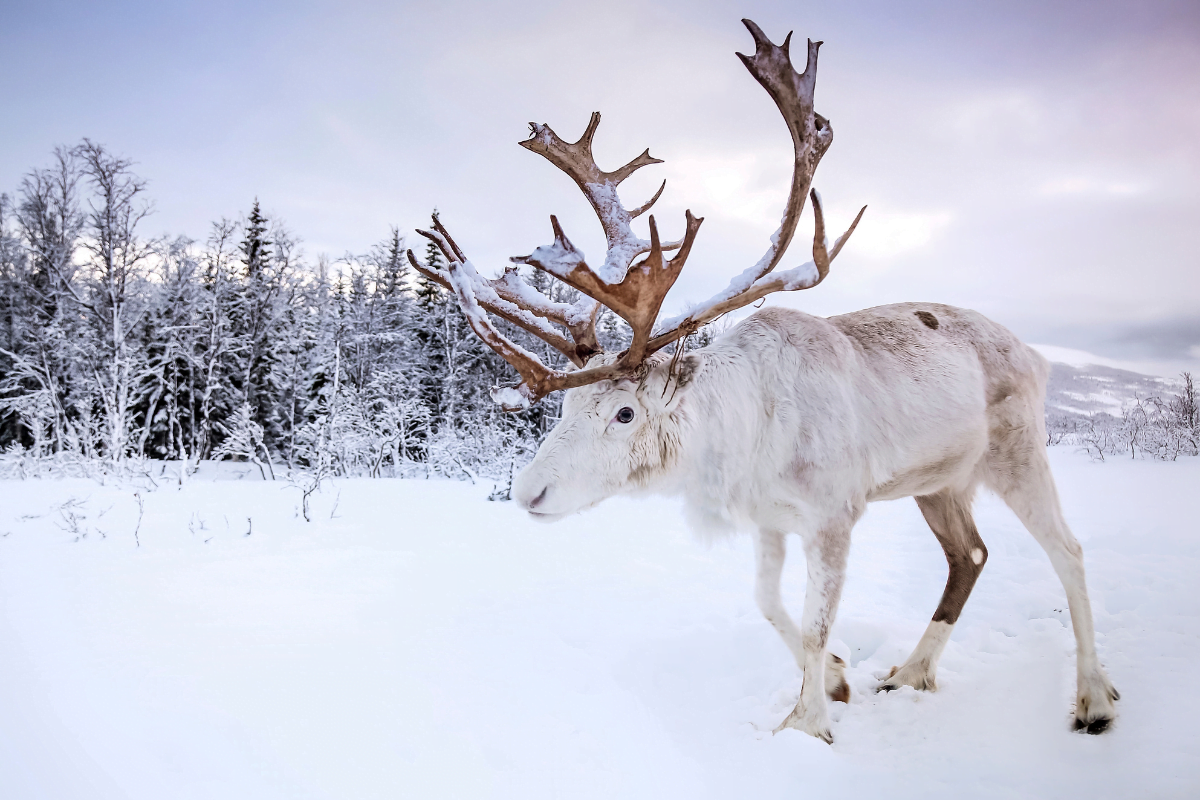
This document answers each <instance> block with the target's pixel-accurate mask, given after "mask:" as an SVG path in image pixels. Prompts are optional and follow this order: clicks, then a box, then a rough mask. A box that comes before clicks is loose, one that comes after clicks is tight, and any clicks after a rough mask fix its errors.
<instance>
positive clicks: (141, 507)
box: [133, 492, 146, 547]
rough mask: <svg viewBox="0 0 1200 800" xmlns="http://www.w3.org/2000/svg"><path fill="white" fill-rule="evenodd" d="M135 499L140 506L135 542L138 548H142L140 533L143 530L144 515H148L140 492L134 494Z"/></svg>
mask: <svg viewBox="0 0 1200 800" xmlns="http://www.w3.org/2000/svg"><path fill="white" fill-rule="evenodd" d="M133 499H134V500H137V504H138V521H137V525H136V526H135V527H134V529H133V541H134V543H135V544H136V545H137V546H138V547H141V546H142V540H141V539H139V538H138V531H140V530H141V529H142V515H143V514H144V513H146V504H145V502H144V501H143V500H142V496H141V494H139V493H138V492H134V493H133Z"/></svg>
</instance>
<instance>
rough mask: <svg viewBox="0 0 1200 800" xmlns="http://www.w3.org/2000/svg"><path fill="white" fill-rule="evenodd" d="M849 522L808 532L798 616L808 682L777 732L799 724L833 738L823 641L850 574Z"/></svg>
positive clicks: (822, 735) (805, 539) (800, 657)
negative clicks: (804, 584) (801, 606)
mask: <svg viewBox="0 0 1200 800" xmlns="http://www.w3.org/2000/svg"><path fill="white" fill-rule="evenodd" d="M851 524H852V523H850V522H840V523H837V524H832V525H830V526H827V527H826V528H824V529H823V530H821V531H820V532H819V533H818V534H817V535H815V536H809V537H805V538H804V555H805V558H806V559H807V561H808V586H807V588H806V589H805V592H804V615H803V617H801V620H800V647H801V654H800V656H798V657H797V658H798V659H802V667H803V669H804V683H803V685H802V686H801V688H800V699H799V701H797V703H796V707H795V708H794V709H792V713H790V714H788V715H787V718H786V719H784V721H783V722H781V723H780V724H779V727H778V728H776V729H775V731H776V732H779V731H781V730H783V729H784V728H795V729H796V730H800V731H804V732H805V733H807V734H810V735H812V736H816V737H817V738H818V739H823V740H824V741H826V742H829V743H830V744H832V743H833V733H832V732H831V731H830V729H829V708H828V706H827V705H826V702H825V669H826V657H825V655H826V654H825V644H826V642H827V641H828V639H829V628H830V626H831V625H833V620H834V617H835V616H836V615H837V606H838V601H839V600H840V599H841V596H842V583H843V582H844V581H845V578H846V557H847V555H848V554H849V551H850V528H851Z"/></svg>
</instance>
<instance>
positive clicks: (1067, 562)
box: [987, 428, 1120, 733]
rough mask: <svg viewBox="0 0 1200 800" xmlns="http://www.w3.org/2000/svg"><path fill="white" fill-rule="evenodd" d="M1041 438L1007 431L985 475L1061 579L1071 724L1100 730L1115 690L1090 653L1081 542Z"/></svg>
mask: <svg viewBox="0 0 1200 800" xmlns="http://www.w3.org/2000/svg"><path fill="white" fill-rule="evenodd" d="M1019 434H1023V435H1019ZM1043 438H1044V436H1043V435H1042V434H1041V433H1040V431H1032V432H1031V431H1030V429H1029V428H1025V429H1014V430H1013V431H1011V432H1010V436H1009V437H1008V438H1007V439H1006V440H1005V441H1004V442H1003V449H1002V450H999V451H997V449H996V448H994V449H993V455H992V456H990V457H989V465H988V466H989V470H988V478H987V480H988V484H989V485H990V486H991V487H992V488H993V489H995V491H996V492H997V493H998V494H999V495H1000V496H1001V497H1002V498H1003V499H1004V502H1005V503H1007V504H1008V507H1009V508H1011V509H1012V510H1013V513H1015V514H1016V515H1017V517H1018V518H1019V519H1020V520H1021V522H1022V524H1024V526H1025V527H1026V529H1028V531H1029V532H1030V533H1031V534H1033V538H1035V539H1036V540H1037V542H1038V544H1040V545H1041V546H1042V549H1044V550H1045V551H1046V554H1047V555H1048V556H1050V563H1051V564H1052V565H1053V566H1054V571H1055V572H1056V573H1057V574H1058V578H1059V580H1060V581H1061V582H1062V585H1063V589H1064V590H1065V591H1066V594H1067V606H1068V608H1070V611H1071V627H1072V628H1073V630H1074V633H1075V648H1076V661H1075V668H1076V673H1077V674H1076V679H1077V692H1076V702H1075V729H1076V730H1086V731H1087V732H1088V733H1102V732H1103V731H1105V730H1107V729H1108V727H1109V725H1110V724H1111V723H1112V721H1113V719H1114V718H1115V716H1116V706H1115V705H1114V702H1113V701H1115V700H1117V699H1119V697H1120V695H1119V694H1118V693H1117V690H1116V689H1115V688H1113V685H1112V682H1111V681H1109V679H1108V675H1107V674H1106V673H1105V671H1104V668H1103V667H1102V666H1101V665H1100V661H1099V658H1098V656H1097V654H1096V633H1095V627H1094V625H1093V622H1092V606H1091V601H1090V600H1089V599H1088V591H1087V578H1086V575H1085V573H1084V566H1083V548H1082V547H1080V545H1079V542H1078V540H1076V538H1075V536H1074V535H1073V534H1072V533H1071V530H1070V528H1068V527H1067V523H1066V520H1065V519H1064V518H1063V514H1062V508H1061V507H1060V505H1059V501H1058V491H1057V490H1056V489H1055V486H1054V477H1053V476H1052V475H1051V473H1050V461H1049V459H1048V458H1047V457H1046V449H1045V446H1044V445H1043V443H1042V439H1043Z"/></svg>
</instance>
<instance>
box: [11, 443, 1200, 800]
mask: <svg viewBox="0 0 1200 800" xmlns="http://www.w3.org/2000/svg"><path fill="white" fill-rule="evenodd" d="M1050 456H1051V459H1052V461H1053V464H1054V468H1055V475H1056V478H1057V479H1058V483H1059V489H1060V492H1061V494H1062V496H1063V503H1064V507H1065V510H1066V513H1067V517H1068V521H1069V522H1070V523H1071V525H1072V528H1073V530H1074V531H1075V533H1076V535H1077V536H1078V537H1079V539H1080V540H1081V541H1082V542H1083V545H1084V550H1085V556H1086V559H1087V565H1088V570H1089V586H1090V588H1091V592H1092V603H1093V607H1094V609H1095V612H1096V623H1097V629H1098V646H1099V650H1100V654H1101V658H1102V660H1103V661H1104V662H1105V664H1106V665H1107V667H1108V669H1109V672H1110V674H1111V676H1112V678H1113V681H1114V683H1115V684H1116V686H1117V687H1118V689H1120V691H1121V694H1122V700H1121V702H1120V703H1119V704H1118V713H1119V717H1118V720H1117V722H1116V724H1115V726H1114V729H1113V730H1112V731H1111V732H1110V733H1108V734H1106V735H1104V736H1098V737H1096V736H1084V735H1080V734H1074V733H1071V732H1070V731H1069V723H1070V717H1069V714H1070V710H1071V704H1072V702H1073V699H1074V684H1075V680H1074V679H1075V674H1074V643H1073V637H1072V635H1071V631H1070V628H1069V624H1070V623H1069V617H1068V615H1067V613H1066V610H1065V596H1064V593H1063V591H1062V588H1061V586H1060V585H1059V583H1058V581H1057V578H1056V577H1055V576H1054V573H1053V571H1052V570H1051V568H1050V565H1049V561H1048V559H1047V558H1046V556H1045V554H1044V553H1043V552H1042V551H1041V549H1040V548H1039V547H1038V546H1037V544H1036V543H1035V542H1034V541H1033V539H1032V537H1030V536H1029V535H1028V534H1027V533H1026V532H1025V531H1024V529H1023V528H1021V526H1020V524H1019V523H1018V522H1017V520H1016V519H1015V517H1013V516H1012V515H1011V514H1010V513H1009V512H1008V510H1007V509H1006V508H1004V506H1003V505H1002V504H1001V503H1000V502H999V501H998V500H996V499H995V498H994V497H992V496H990V495H987V494H981V496H980V499H979V501H978V503H977V506H976V518H977V523H978V526H979V529H980V532H981V534H982V536H983V538H984V541H985V542H987V545H988V548H989V552H990V557H989V561H988V564H987V567H986V569H985V570H984V572H983V575H982V576H981V577H980V580H979V583H978V584H977V586H976V588H975V591H974V594H973V595H972V597H971V599H970V601H969V602H968V603H967V607H966V609H965V611H964V613H963V616H962V618H961V620H960V621H959V625H958V626H957V628H956V630H955V633H954V636H953V638H952V640H951V642H950V644H949V646H948V648H947V651H946V654H945V656H944V658H943V660H942V664H941V669H940V671H939V675H938V681H939V686H940V689H939V691H938V692H936V693H918V692H915V691H913V690H911V689H903V690H901V691H898V692H893V693H890V694H884V695H876V694H874V693H873V692H872V689H873V687H874V685H875V684H876V683H877V676H881V675H882V674H883V673H884V672H885V671H886V670H887V669H888V668H889V667H890V666H891V665H893V664H899V663H901V662H902V661H903V659H904V657H905V656H906V655H907V653H908V651H909V650H910V649H911V648H912V646H913V645H914V644H915V643H916V640H917V638H918V637H919V636H920V634H921V632H922V631H923V630H924V627H925V625H926V624H927V622H928V620H929V617H930V615H931V614H932V612H933V609H934V607H935V606H936V604H937V600H938V597H939V595H940V593H941V590H942V586H943V584H944V580H945V570H946V568H945V561H944V559H943V556H942V554H941V550H940V548H939V547H938V545H937V542H936V540H935V539H934V537H933V535H932V533H930V532H929V530H928V528H927V527H926V526H925V523H924V521H923V520H922V519H921V517H920V514H919V512H918V511H917V509H916V506H915V504H914V503H913V502H912V501H911V500H903V501H897V502H894V503H882V504H875V505H873V506H871V508H870V510H869V512H868V514H867V516H866V518H864V519H863V521H862V522H861V523H860V524H859V525H858V527H857V528H856V530H855V538H854V545H853V549H852V552H851V556H850V568H849V577H848V580H847V585H846V589H845V593H844V595H843V600H842V604H841V609H840V612H839V615H838V621H837V624H836V625H835V627H834V630H833V638H834V639H835V644H834V647H835V651H837V650H840V651H841V652H842V653H843V654H844V655H849V657H850V658H849V668H848V670H847V676H848V678H849V680H850V683H851V687H852V692H853V694H852V697H851V701H850V703H849V704H840V703H835V704H832V706H831V709H832V711H831V713H832V717H833V720H834V735H835V737H836V742H835V744H834V745H833V746H832V747H831V746H827V745H825V744H824V743H822V742H819V741H817V740H815V739H812V738H810V737H807V736H805V735H803V734H800V733H797V732H795V731H790V730H789V731H784V732H782V733H780V734H779V735H776V736H773V735H771V733H770V730H771V729H772V728H773V727H774V726H775V725H776V724H778V722H779V721H780V720H781V719H782V718H783V717H784V716H785V715H786V714H787V712H788V711H789V710H790V709H791V706H792V704H794V702H795V698H796V696H797V695H798V693H799V689H800V675H799V671H798V669H797V668H796V666H795V664H794V662H793V661H792V659H791V656H790V654H789V653H788V652H787V650H786V648H785V647H784V645H783V643H782V642H781V641H780V639H779V637H778V636H777V635H776V634H775V632H774V631H773V630H772V629H771V627H770V626H769V625H768V624H767V623H766V622H765V621H764V620H763V619H762V617H761V615H760V614H759V613H758V611H757V609H756V608H755V606H754V602H753V559H752V548H751V543H750V541H749V539H748V538H746V537H741V538H737V539H732V540H728V541H724V542H718V543H716V544H714V545H711V546H709V545H705V544H701V543H698V542H697V541H696V540H695V539H694V538H693V537H692V536H691V535H690V534H689V533H688V531H687V530H686V529H685V527H684V525H683V522H682V514H681V512H680V510H679V508H678V506H677V505H676V503H675V502H674V501H668V500H628V499H618V500H612V501H608V502H607V503H605V504H603V505H601V506H600V507H598V508H596V509H593V510H591V511H589V512H585V513H584V514H581V515H577V516H575V517H571V518H569V519H567V520H565V521H563V522H561V523H558V524H555V525H541V524H538V523H536V522H533V521H531V520H529V519H528V518H527V517H526V516H525V515H524V514H523V513H521V512H520V511H519V510H518V509H517V508H516V507H515V506H513V505H512V504H508V503H490V502H487V501H486V499H485V498H486V496H487V494H488V491H489V490H490V489H491V486H490V484H488V485H486V486H484V485H477V486H472V485H471V484H469V483H456V482H448V481H419V480H410V481H400V480H374V481H372V480H344V481H337V482H336V483H334V484H331V485H327V486H326V488H325V489H324V490H323V492H322V493H321V494H320V495H318V496H316V497H315V500H314V504H313V520H314V521H313V522H311V523H306V522H304V520H303V519H302V518H301V517H300V516H299V513H298V509H299V505H300V491H299V489H296V488H293V487H289V486H287V485H285V484H281V483H264V482H262V481H261V480H259V479H258V478H257V474H256V473H255V474H253V475H247V476H246V477H245V478H244V479H243V480H229V479H219V480H218V479H204V478H203V477H198V478H195V479H193V480H191V481H190V482H187V483H185V484H184V485H183V486H182V487H179V486H177V485H176V484H174V483H172V482H170V481H169V480H162V481H160V483H161V485H160V486H159V487H158V488H154V487H152V486H149V485H147V484H145V483H144V482H143V483H142V484H140V485H139V486H133V485H115V486H114V485H109V486H100V485H99V484H97V483H96V482H94V481H84V480H61V481H50V480H46V481H24V482H16V481H12V482H3V483H0V797H3V798H6V800H7V799H8V798H12V800H18V798H58V797H62V798H108V797H113V798H115V797H130V798H154V800H162V799H164V798H276V797H277V798H339V800H340V799H342V798H376V797H378V798H384V797H386V798H395V797H413V798H442V797H446V798H450V797H471V798H478V797H484V798H510V797H511V798H541V797H546V798H552V797H563V798H613V797H620V798H643V797H644V798H675V797H680V798H683V797H687V798H695V797H713V798H731V797H761V798H776V797H780V798H782V797H796V796H801V797H803V796H829V795H831V794H832V793H834V792H836V793H838V794H839V795H843V796H844V795H847V794H848V793H856V792H865V793H867V794H866V796H870V797H876V796H883V795H884V793H886V796H888V797H923V798H928V797H955V798H962V797H972V798H976V797H1067V796H1080V795H1082V796H1089V797H1135V796H1136V797H1190V796H1195V795H1196V793H1197V792H1198V791H1200V758H1197V756H1200V734H1198V733H1197V732H1196V723H1195V721H1196V719H1197V718H1198V717H1200V701H1198V700H1197V693H1196V692H1195V690H1194V688H1193V681H1192V675H1193V673H1194V672H1195V666H1194V665H1195V663H1196V661H1197V656H1200V585H1198V584H1200V569H1198V568H1200V530H1198V521H1200V499H1197V492H1196V488H1197V487H1198V486H1200V460H1197V459H1182V460H1181V461H1179V462H1175V463H1160V462H1151V461H1137V462H1133V461H1125V460H1112V461H1109V462H1108V463H1105V464H1096V463H1092V462H1090V461H1088V459H1087V458H1086V456H1083V455H1080V454H1077V453H1073V452H1070V451H1068V450H1066V449H1063V448H1054V449H1052V450H1051V451H1050ZM206 466H207V465H206ZM168 475H169V472H168ZM202 476H203V473H202ZM215 477H220V476H215ZM226 477H228V476H226ZM135 491H136V492H138V494H139V495H140V496H141V499H142V500H143V502H144V514H143V517H142V519H141V523H140V527H139V526H138V514H139V509H138V503H137V500H136V499H135V497H134V492H135ZM248 520H249V521H248ZM135 528H137V530H138V540H139V541H140V546H135V542H134V535H133V532H134V530H135ZM248 530H249V531H250V533H249V535H247V531H248ZM80 534H86V535H83V536H81V535H80ZM793 541H794V540H793ZM792 550H793V557H792V559H791V560H790V561H789V565H788V568H787V571H786V573H785V578H784V589H785V598H786V599H787V602H788V605H789V607H790V608H792V609H793V613H794V614H796V615H798V613H799V607H800V602H801V598H802V596H803V584H804V564H803V556H802V554H801V553H800V552H799V547H798V546H797V545H796V544H793V548H792Z"/></svg>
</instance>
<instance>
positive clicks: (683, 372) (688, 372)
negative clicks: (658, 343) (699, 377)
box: [675, 353, 700, 389]
mask: <svg viewBox="0 0 1200 800" xmlns="http://www.w3.org/2000/svg"><path fill="white" fill-rule="evenodd" d="M699 369H700V357H699V356H697V355H695V354H693V353H689V354H688V355H685V356H682V357H681V358H680V359H679V363H678V364H676V365H675V380H676V382H677V383H678V384H679V388H680V389H682V388H683V387H684V386H687V385H688V384H689V383H691V382H692V378H694V377H696V372H697V371H699Z"/></svg>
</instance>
